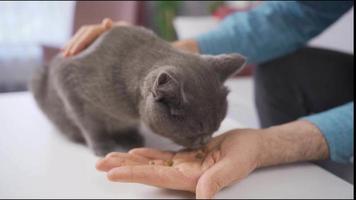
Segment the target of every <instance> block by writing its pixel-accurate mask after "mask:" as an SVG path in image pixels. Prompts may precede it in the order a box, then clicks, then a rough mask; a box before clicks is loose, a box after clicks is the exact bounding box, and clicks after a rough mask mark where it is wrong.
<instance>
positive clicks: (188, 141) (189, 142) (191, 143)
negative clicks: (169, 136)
mask: <svg viewBox="0 0 356 200" xmlns="http://www.w3.org/2000/svg"><path fill="white" fill-rule="evenodd" d="M210 139H211V136H210V135H204V136H199V137H195V138H194V139H193V138H179V139H176V140H174V142H175V143H177V144H179V145H182V146H184V147H186V148H189V149H198V148H201V147H202V146H204V145H206V144H207V143H209V141H210Z"/></svg>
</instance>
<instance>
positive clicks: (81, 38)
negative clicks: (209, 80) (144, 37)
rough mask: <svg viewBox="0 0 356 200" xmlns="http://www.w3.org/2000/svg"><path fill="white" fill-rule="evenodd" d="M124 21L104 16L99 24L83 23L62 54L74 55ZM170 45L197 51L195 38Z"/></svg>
mask: <svg viewBox="0 0 356 200" xmlns="http://www.w3.org/2000/svg"><path fill="white" fill-rule="evenodd" d="M130 25H131V24H130V23H129V22H126V21H118V22H115V23H114V22H113V21H112V19H110V18H105V19H103V20H102V22H101V23H100V24H92V25H84V26H82V27H80V29H79V30H78V31H77V32H76V33H75V34H74V36H73V37H72V38H71V39H70V40H69V42H68V43H67V44H65V46H64V47H63V48H62V53H63V55H64V56H66V57H69V56H74V55H76V54H78V53H79V52H81V51H82V50H84V49H85V48H86V47H88V46H89V45H90V44H91V43H93V42H94V41H95V39H96V38H98V37H99V36H100V35H101V34H103V33H104V32H105V31H107V30H109V29H111V28H112V27H113V26H130ZM172 45H173V46H174V47H176V48H178V49H182V50H185V51H189V52H192V53H199V48H198V44H197V42H196V41H195V40H192V39H185V40H179V41H176V42H173V43H172Z"/></svg>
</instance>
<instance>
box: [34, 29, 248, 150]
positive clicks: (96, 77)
mask: <svg viewBox="0 0 356 200" xmlns="http://www.w3.org/2000/svg"><path fill="white" fill-rule="evenodd" d="M244 63H245V58H244V57H242V56H241V55H239V54H229V55H219V56H207V55H205V56H202V55H198V54H191V53H187V52H183V51H181V50H177V49H175V48H173V47H172V46H171V45H170V44H169V43H167V42H165V41H164V40H162V39H160V38H158V37H157V36H156V35H155V34H154V33H153V32H151V31H149V30H147V29H144V28H142V27H115V28H113V29H111V30H110V31H108V32H106V33H104V34H102V35H101V36H100V37H99V38H98V39H97V40H96V41H95V42H94V43H93V44H92V45H90V46H89V47H88V48H87V49H86V50H84V51H83V52H82V53H80V54H78V55H76V56H73V57H69V58H64V57H63V56H61V55H58V56H56V57H55V58H54V59H53V60H52V62H51V64H50V65H49V66H47V67H42V68H40V69H38V71H36V72H35V74H34V76H33V79H32V82H31V90H32V92H33V94H34V97H35V99H36V101H37V103H38V105H39V107H40V108H41V109H42V111H43V112H44V113H45V114H46V115H47V116H48V118H49V119H50V120H51V121H52V122H53V123H54V124H55V125H56V126H57V127H58V129H59V130H60V131H61V132H63V134H65V135H66V136H68V137H69V138H70V139H72V140H73V141H76V142H79V143H84V144H86V145H88V146H89V147H90V148H91V149H92V150H93V151H94V152H95V154H96V155H99V156H102V155H105V154H106V153H108V152H111V151H118V150H121V151H122V149H125V150H127V149H129V148H133V147H139V146H142V145H143V139H142V137H141V136H140V135H139V133H138V124H139V122H140V120H141V121H142V122H143V123H145V124H146V125H147V126H148V127H149V128H151V129H152V130H153V131H154V132H155V133H157V134H159V135H162V136H164V137H168V138H170V139H171V140H173V141H174V142H176V143H177V144H180V145H183V146H185V147H188V148H196V147H199V146H201V145H203V144H205V143H206V142H207V141H208V140H209V139H210V138H211V135H212V133H213V132H214V131H216V130H217V129H218V128H219V126H220V123H221V121H222V120H223V119H224V117H225V115H226V109H227V100H226V96H227V94H228V90H227V88H226V87H225V86H223V82H224V81H225V80H226V79H227V78H228V77H229V76H230V75H232V74H234V73H235V72H237V71H238V70H239V69H241V68H242V66H243V65H244Z"/></svg>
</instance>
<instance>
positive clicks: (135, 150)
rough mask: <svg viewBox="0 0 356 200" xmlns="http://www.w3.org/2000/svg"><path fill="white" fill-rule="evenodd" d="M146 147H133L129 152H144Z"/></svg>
mask: <svg viewBox="0 0 356 200" xmlns="http://www.w3.org/2000/svg"><path fill="white" fill-rule="evenodd" d="M145 149H146V148H134V149H131V150H129V152H128V153H129V154H137V153H139V152H142V151H143V150H145Z"/></svg>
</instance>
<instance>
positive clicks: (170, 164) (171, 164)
mask: <svg viewBox="0 0 356 200" xmlns="http://www.w3.org/2000/svg"><path fill="white" fill-rule="evenodd" d="M164 165H166V166H169V167H172V166H173V160H166V161H164Z"/></svg>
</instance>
